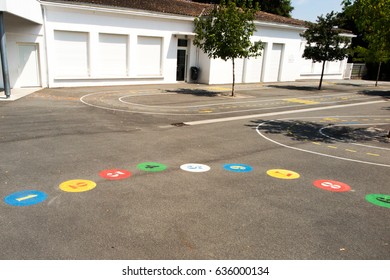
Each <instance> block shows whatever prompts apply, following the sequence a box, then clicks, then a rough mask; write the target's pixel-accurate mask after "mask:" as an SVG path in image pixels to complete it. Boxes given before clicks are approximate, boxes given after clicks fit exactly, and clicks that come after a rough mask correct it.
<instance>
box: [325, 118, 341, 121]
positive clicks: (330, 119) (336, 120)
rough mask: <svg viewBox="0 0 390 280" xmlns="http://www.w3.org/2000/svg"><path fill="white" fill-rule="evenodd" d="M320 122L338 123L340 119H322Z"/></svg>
mask: <svg viewBox="0 0 390 280" xmlns="http://www.w3.org/2000/svg"><path fill="white" fill-rule="evenodd" d="M322 120H323V121H327V122H337V121H339V120H340V119H337V118H323V119H322Z"/></svg>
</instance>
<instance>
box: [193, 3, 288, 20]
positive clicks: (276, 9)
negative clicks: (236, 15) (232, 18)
mask: <svg viewBox="0 0 390 280" xmlns="http://www.w3.org/2000/svg"><path fill="white" fill-rule="evenodd" d="M192 1H194V2H200V3H210V4H219V3H220V2H221V1H220V0H192ZM245 2H246V1H242V0H237V1H236V4H237V6H238V7H241V6H242V5H243V4H244V3H245ZM253 3H254V4H258V5H259V7H260V9H261V10H262V11H264V12H267V13H271V14H275V15H280V16H284V17H291V12H292V10H294V7H293V6H292V5H291V0H254V1H253Z"/></svg>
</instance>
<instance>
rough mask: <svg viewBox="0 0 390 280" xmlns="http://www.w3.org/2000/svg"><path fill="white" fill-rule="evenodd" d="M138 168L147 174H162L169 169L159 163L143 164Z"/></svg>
mask: <svg viewBox="0 0 390 280" xmlns="http://www.w3.org/2000/svg"><path fill="white" fill-rule="evenodd" d="M137 168H138V169H139V170H142V171H147V172H160V171H164V170H165V169H167V166H166V165H164V164H162V163H158V162H143V163H140V164H138V165H137Z"/></svg>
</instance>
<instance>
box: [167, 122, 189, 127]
mask: <svg viewBox="0 0 390 280" xmlns="http://www.w3.org/2000/svg"><path fill="white" fill-rule="evenodd" d="M171 125H172V126H176V127H182V126H188V124H185V123H183V122H179V123H172V124H171Z"/></svg>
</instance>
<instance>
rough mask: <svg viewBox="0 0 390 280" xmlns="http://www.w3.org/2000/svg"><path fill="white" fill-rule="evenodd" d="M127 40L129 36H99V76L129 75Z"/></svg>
mask: <svg viewBox="0 0 390 280" xmlns="http://www.w3.org/2000/svg"><path fill="white" fill-rule="evenodd" d="M127 39H128V36H127V35H113V34H99V48H98V67H99V68H98V73H99V75H103V76H126V75H127Z"/></svg>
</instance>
